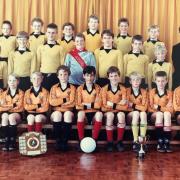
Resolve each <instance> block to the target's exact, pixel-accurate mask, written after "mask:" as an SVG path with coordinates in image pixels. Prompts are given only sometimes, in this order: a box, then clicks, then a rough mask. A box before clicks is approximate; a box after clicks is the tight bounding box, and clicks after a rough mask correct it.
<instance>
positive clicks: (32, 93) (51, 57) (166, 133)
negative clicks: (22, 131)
mask: <svg viewBox="0 0 180 180" xmlns="http://www.w3.org/2000/svg"><path fill="white" fill-rule="evenodd" d="M98 23H99V21H98V18H97V17H96V16H94V15H92V16H90V17H89V23H88V27H89V28H88V30H87V31H86V32H85V33H83V34H82V33H78V34H76V36H75V38H74V37H73V34H74V25H73V24H71V23H65V24H64V26H63V38H62V39H61V40H60V41H56V35H57V32H58V27H57V25H56V24H53V23H51V24H49V25H48V26H47V32H46V36H45V34H44V33H42V32H41V28H42V25H43V22H42V20H41V19H39V18H34V19H33V20H32V28H33V31H34V32H33V33H32V34H31V35H30V37H29V35H28V34H27V33H26V32H24V31H21V32H19V33H18V34H17V44H18V46H17V48H16V38H15V37H14V36H12V35H11V29H12V25H11V23H10V22H9V21H4V22H3V24H2V32H3V34H2V36H1V37H0V47H1V50H0V60H1V61H0V65H1V66H0V67H1V68H0V80H1V83H0V85H1V88H3V87H6V86H7V85H6V84H7V74H10V76H9V80H8V85H9V88H8V90H6V91H4V92H3V98H2V102H1V107H2V109H4V108H7V109H6V110H2V111H8V112H9V113H4V114H5V115H2V126H3V128H4V132H6V133H7V132H8V133H7V134H8V135H6V140H7V141H6V144H5V147H4V150H11V149H13V146H14V139H15V138H14V137H15V132H16V130H15V129H16V128H15V126H16V124H17V122H18V120H20V119H21V114H19V113H17V112H22V110H23V107H24V108H25V109H26V111H28V113H27V120H28V129H29V131H31V130H34V122H36V126H35V129H36V130H37V131H39V130H41V126H42V121H44V120H45V119H46V115H45V114H44V113H45V112H46V111H47V109H48V102H50V104H51V105H52V106H53V108H52V109H53V111H54V112H53V113H52V115H51V119H52V121H53V126H54V132H55V136H56V137H57V148H58V149H59V148H60V149H64V150H66V149H67V140H68V138H69V137H68V136H69V133H63V136H64V137H61V138H60V137H59V136H60V134H62V133H59V132H60V131H61V129H62V130H65V131H67V132H69V131H70V129H71V126H70V124H71V122H72V117H73V112H72V109H73V107H74V106H75V104H73V103H72V102H74V101H73V93H74V94H75V87H78V86H80V87H79V88H78V90H77V93H79V94H78V95H77V97H78V98H80V97H81V99H78V100H77V104H76V109H77V110H79V112H78V114H77V128H78V134H79V139H80V140H81V139H82V138H83V137H84V131H83V128H84V119H85V116H86V117H87V119H89V120H92V119H95V123H94V129H93V138H94V139H97V137H98V134H99V130H100V128H101V124H102V117H103V114H102V113H101V112H99V111H97V109H99V107H100V106H99V103H100V102H101V101H99V100H97V99H98V97H97V99H96V98H95V97H96V95H97V94H99V91H100V87H99V86H98V85H100V86H101V87H103V86H104V85H106V86H105V87H104V88H103V89H102V90H101V91H102V94H103V95H102V104H103V108H102V111H103V112H106V113H105V117H106V119H107V121H106V130H107V131H106V132H107V139H108V145H107V150H108V151H112V150H113V140H112V132H113V131H112V130H113V119H114V116H117V119H118V124H117V127H118V128H117V130H118V144H117V148H118V150H119V151H122V150H123V149H124V148H123V144H122V138H123V133H124V127H125V114H126V113H124V111H127V110H128V109H131V111H132V112H131V113H129V114H128V117H131V118H132V130H133V135H134V145H133V149H134V150H137V148H138V147H139V146H138V143H137V136H138V131H139V130H138V127H139V126H138V119H139V118H140V119H141V130H142V131H141V133H142V134H141V135H142V136H144V135H145V132H146V128H147V117H146V113H145V111H146V110H147V104H148V102H147V101H148V95H147V91H146V90H143V89H142V90H141V88H140V84H141V87H146V84H148V87H149V88H150V89H151V88H154V87H156V89H153V91H152V93H154V94H153V96H152V95H151V96H152V97H151V96H150V97H151V98H155V99H153V100H150V101H149V102H150V107H151V108H152V109H151V110H150V112H152V117H153V118H155V119H156V127H157V130H158V131H157V132H158V133H157V134H158V151H163V152H164V151H167V152H170V151H171V148H170V147H169V139H170V126H171V114H172V113H173V105H172V102H173V100H172V92H171V91H167V90H165V86H166V85H167V86H168V89H169V90H171V89H172V65H171V63H169V62H166V61H165V56H166V47H165V45H164V43H162V42H160V41H159V40H158V35H159V28H158V27H157V26H151V27H150V29H149V39H148V40H147V41H145V42H144V45H143V41H142V36H140V35H135V36H133V38H132V37H130V36H129V35H128V26H129V22H128V20H127V19H126V18H121V19H120V20H119V22H118V26H119V29H120V33H119V35H118V36H117V37H116V38H115V39H114V34H113V33H112V32H111V31H110V30H104V31H103V32H102V34H101V35H100V34H99V32H98ZM28 39H29V41H28ZM101 41H102V47H101ZM113 42H114V45H115V46H116V48H115V47H114V46H113ZM131 46H132V50H131ZM142 49H143V52H144V53H143V52H142V51H141V50H142ZM87 50H88V51H87ZM145 54H146V55H145ZM7 62H8V63H7ZM62 64H64V65H66V66H61V65H62ZM58 67H60V69H58ZM67 67H68V68H67ZM93 67H94V68H93ZM57 69H58V76H57V75H56V72H57ZM83 70H84V71H83ZM85 70H86V71H87V72H86V71H85ZM134 70H135V71H137V72H138V73H135V72H134ZM35 71H40V72H41V73H39V72H36V73H33V72H35ZM107 72H108V73H107ZM120 73H121V75H120ZM14 74H16V75H18V76H19V78H20V79H19V80H17V78H16V75H14ZM31 74H32V77H31V81H32V84H33V88H31V89H30V90H28V89H29V88H30V86H31V82H30V75H31ZM95 75H96V80H97V84H98V85H94V84H93V83H92V82H94V81H95ZM42 76H43V77H44V78H42ZM86 76H87V77H86ZM107 76H108V78H107ZM57 77H58V78H57ZM157 77H158V78H159V77H161V78H159V79H160V80H159V81H158V80H157V79H158V78H157ZM68 78H69V83H70V84H73V85H74V86H73V85H69V84H67V81H68ZM84 79H85V82H86V83H85V85H82V84H83V83H84ZM133 79H135V80H134V81H133ZM15 81H17V82H16V83H15ZM41 81H42V84H41ZM157 81H158V82H159V84H160V85H159V86H158V82H157ZM166 81H167V82H166ZM18 82H19V84H18ZM59 82H60V83H59ZM119 82H121V83H124V84H125V86H126V87H129V90H126V89H125V87H123V86H122V85H119ZM133 82H134V85H133ZM15 84H16V85H15ZM17 84H18V87H19V88H20V89H22V90H24V91H25V90H28V91H26V93H25V100H24V106H20V104H21V103H20V102H18V99H19V97H22V96H21V95H22V94H23V92H22V91H21V90H19V89H18V91H17ZM107 84H108V85H107ZM136 86H137V87H138V88H137V87H136ZM13 87H14V88H13ZM42 87H44V88H46V89H47V90H50V89H51V88H52V89H51V91H50V98H49V99H50V100H49V101H48V97H47V94H48V92H47V90H45V89H44V88H42ZM130 87H131V88H130ZM12 89H14V90H12ZM11 91H12V92H11ZM19 93H20V94H19ZM71 93H72V94H71ZM128 93H129V95H127V94H128ZM70 94H71V96H69V95H70ZM130 94H133V97H132V102H130V103H129V100H128V98H129V97H130ZM150 94H151V91H150ZM6 95H7V97H6ZM16 95H18V98H17V97H16ZM82 95H84V96H83V97H82ZM26 97H27V98H26ZM63 97H64V98H63ZM127 97H128V98H127ZM175 97H176V96H175ZM6 98H7V99H8V100H7V99H6ZM14 98H15V99H14ZM94 98H95V99H94ZM104 98H105V99H104ZM108 98H109V99H108ZM4 99H5V100H4ZM20 99H21V101H22V99H23V98H20ZM174 99H175V100H174V101H176V107H175V105H174V109H175V108H176V109H175V111H176V112H177V113H176V115H177V118H179V116H178V115H179V111H180V110H178V108H179V104H180V101H179V99H178V97H176V98H174ZM86 100H87V102H86ZM7 102H8V103H9V106H7V107H6V103H7ZM12 102H13V103H12ZM41 106H43V107H41ZM136 106H137V107H136ZM139 106H140V107H139ZM142 106H143V107H142ZM138 107H139V108H138ZM8 108H9V109H8ZM14 108H15V110H14ZM18 108H20V110H19V109H18ZM166 108H167V109H166ZM16 109H18V110H17V111H16ZM11 110H12V112H11ZM134 110H135V111H134ZM156 111H158V113H155V114H154V112H156ZM14 112H16V113H14ZM62 112H63V113H62ZM89 112H96V113H94V114H92V113H90V114H89ZM116 112H117V113H116ZM62 116H63V118H62ZM93 116H94V118H93ZM62 119H63V123H62V122H61V121H62ZM163 119H164V124H163ZM179 119H180V118H179ZM11 120H12V122H11ZM61 126H63V128H62V127H61ZM163 126H164V130H163ZM7 128H8V129H9V130H7ZM9 132H10V133H9ZM11 139H12V141H11Z"/></svg>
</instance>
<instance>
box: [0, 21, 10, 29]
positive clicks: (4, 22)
mask: <svg viewBox="0 0 180 180" xmlns="http://www.w3.org/2000/svg"><path fill="white" fill-rule="evenodd" d="M3 24H8V25H9V26H10V28H11V29H12V23H11V21H8V20H5V21H3V22H2V25H3Z"/></svg>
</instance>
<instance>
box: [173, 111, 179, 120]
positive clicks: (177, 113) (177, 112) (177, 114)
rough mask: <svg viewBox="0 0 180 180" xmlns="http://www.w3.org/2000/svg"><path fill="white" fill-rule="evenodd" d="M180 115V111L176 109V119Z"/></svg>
mask: <svg viewBox="0 0 180 180" xmlns="http://www.w3.org/2000/svg"><path fill="white" fill-rule="evenodd" d="M179 115H180V111H176V112H175V114H174V116H175V119H177V117H178V116H179Z"/></svg>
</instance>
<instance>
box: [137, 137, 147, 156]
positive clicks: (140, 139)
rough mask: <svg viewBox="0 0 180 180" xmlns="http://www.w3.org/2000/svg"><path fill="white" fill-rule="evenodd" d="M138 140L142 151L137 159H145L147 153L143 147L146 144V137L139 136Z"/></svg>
mask: <svg viewBox="0 0 180 180" xmlns="http://www.w3.org/2000/svg"><path fill="white" fill-rule="evenodd" d="M138 139H139V144H140V150H139V152H138V154H137V157H138V158H139V159H144V157H145V151H144V149H143V147H144V145H145V144H146V137H142V136H139V137H138Z"/></svg>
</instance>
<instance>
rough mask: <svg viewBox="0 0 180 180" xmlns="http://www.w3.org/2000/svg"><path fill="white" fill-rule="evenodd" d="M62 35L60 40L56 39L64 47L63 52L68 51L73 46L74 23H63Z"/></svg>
mask: <svg viewBox="0 0 180 180" xmlns="http://www.w3.org/2000/svg"><path fill="white" fill-rule="evenodd" d="M62 30H63V36H62V38H61V40H58V42H59V44H60V45H61V46H62V47H63V48H64V51H65V53H66V54H67V53H69V52H70V51H71V50H72V49H74V48H75V44H74V37H73V36H74V25H73V24H72V23H70V22H67V23H64V25H63V27H62Z"/></svg>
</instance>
